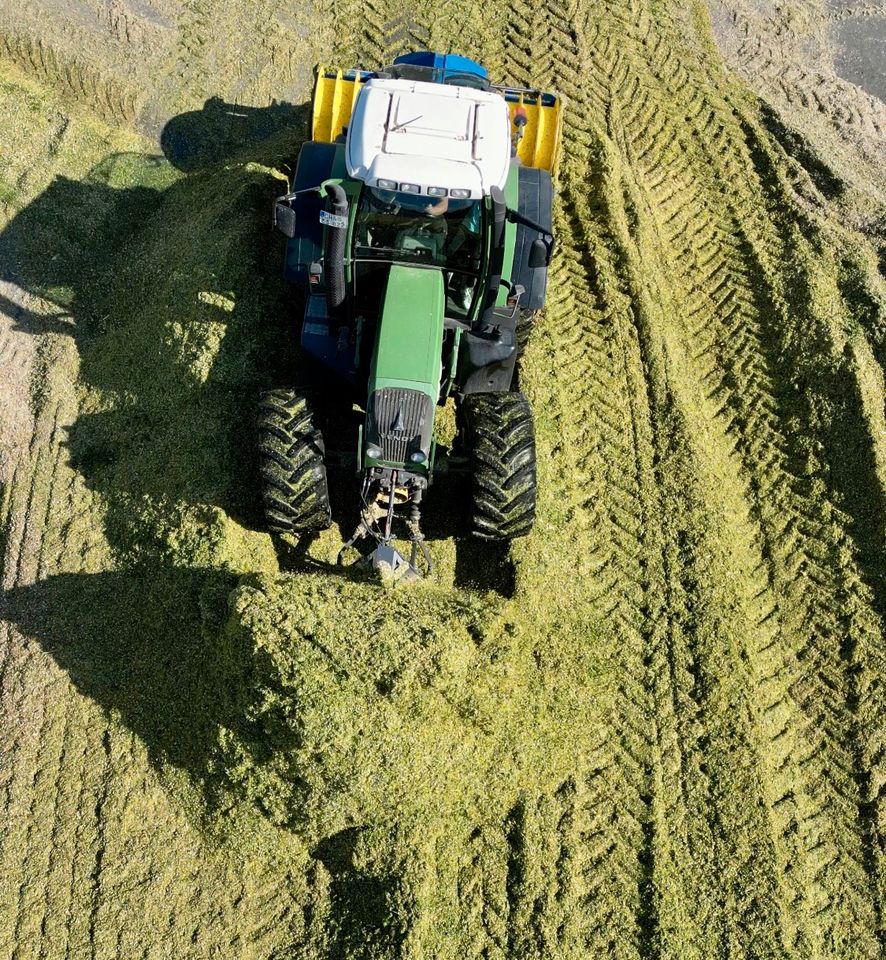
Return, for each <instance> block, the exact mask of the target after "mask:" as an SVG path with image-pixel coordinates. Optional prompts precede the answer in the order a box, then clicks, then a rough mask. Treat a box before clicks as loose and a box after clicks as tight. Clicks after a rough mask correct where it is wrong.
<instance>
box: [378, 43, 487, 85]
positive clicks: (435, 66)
mask: <svg viewBox="0 0 886 960" xmlns="http://www.w3.org/2000/svg"><path fill="white" fill-rule="evenodd" d="M401 64H402V65H408V66H412V67H425V68H429V69H430V70H433V72H434V79H435V81H436V82H437V83H446V82H450V83H451V82H453V80H454V79H457V78H458V77H463V76H465V75H468V76H471V77H477V78H479V79H480V80H485V81H488V80H489V73H488V72H487V70H486V68H485V67H481V66H480V64H479V63H477V62H476V61H475V60H471V59H470V58H469V57H460V56H459V55H458V54H455V53H434V52H433V51H432V50H418V51H416V52H415V53H404V54H403V55H402V56H400V57H397V59H396V60H395V61H394V65H395V66H396V65H401Z"/></svg>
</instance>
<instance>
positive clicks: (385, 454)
mask: <svg viewBox="0 0 886 960" xmlns="http://www.w3.org/2000/svg"><path fill="white" fill-rule="evenodd" d="M445 302H446V298H445V290H444V283H443V273H442V271H440V270H434V269H428V268H426V267H413V266H404V265H401V264H394V265H392V266H391V268H390V272H389V274H388V281H387V285H386V288H385V294H384V302H383V304H382V310H381V316H380V319H379V324H378V332H377V335H376V340H375V349H374V351H373V355H372V368H371V371H370V376H369V396H368V398H367V408H366V443H367V459H368V460H369V461H371V462H377V463H384V464H387V465H390V466H399V467H408V468H409V469H413V468H415V467H418V468H419V469H423V467H422V466H421V464H422V463H424V464H426V463H427V461H428V459H429V458H430V453H431V450H430V444H431V433H432V430H433V426H434V407H435V406H436V403H437V398H438V396H439V392H440V376H441V373H442V350H441V346H442V340H443V312H444V308H445ZM371 449H376V450H378V451H380V452H381V455H380V456H375V457H372V456H370V455H369V451H370V450H371ZM413 454H415V455H418V454H424V456H425V458H426V459H425V460H424V461H421V460H419V461H418V463H416V461H414V460H410V458H411V457H412V455H413Z"/></svg>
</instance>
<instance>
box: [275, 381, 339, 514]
mask: <svg viewBox="0 0 886 960" xmlns="http://www.w3.org/2000/svg"><path fill="white" fill-rule="evenodd" d="M258 455H259V471H260V473H261V478H262V499H263V500H264V507H265V518H266V520H267V524H268V529H269V530H271V531H273V532H275V533H305V532H307V531H311V530H322V529H324V528H325V527H328V526H329V524H330V522H331V512H330V509H329V490H328V487H327V483H326V466H325V464H324V462H323V456H324V447H323V436H322V434H321V433H320V430H319V429H318V427H317V425H316V417H315V414H314V410H313V406H312V404H311V402H310V400H309V398H308V396H307V395H306V394H305V393H303V392H302V391H299V390H287V389H281V390H268V391H266V392H265V393H263V394H262V395H261V397H260V398H259V403H258Z"/></svg>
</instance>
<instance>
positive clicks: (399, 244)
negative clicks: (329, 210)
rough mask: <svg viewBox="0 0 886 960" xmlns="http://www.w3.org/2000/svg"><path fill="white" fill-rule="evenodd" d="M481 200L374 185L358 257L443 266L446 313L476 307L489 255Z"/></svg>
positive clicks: (363, 206)
mask: <svg viewBox="0 0 886 960" xmlns="http://www.w3.org/2000/svg"><path fill="white" fill-rule="evenodd" d="M482 225H483V204H482V202H481V201H480V200H457V199H455V198H453V197H430V196H427V195H421V194H413V193H401V192H397V191H393V190H380V189H378V188H376V187H368V188H367V189H365V190H364V191H363V193H362V196H361V198H360V206H359V209H358V211H357V220H356V223H355V227H354V257H355V258H356V259H357V260H383V261H388V262H391V263H417V264H425V265H427V266H434V267H440V268H441V269H442V270H443V271H444V273H445V274H446V306H447V309H446V313H447V315H448V316H454V317H457V318H459V319H464V318H465V317H467V315H468V314H469V312H470V309H471V305H472V304H473V300H474V294H475V292H476V288H477V283H478V279H479V276H480V269H481V266H482V259H483V244H482Z"/></svg>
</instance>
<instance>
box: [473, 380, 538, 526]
mask: <svg viewBox="0 0 886 960" xmlns="http://www.w3.org/2000/svg"><path fill="white" fill-rule="evenodd" d="M461 411H462V414H463V418H464V419H463V442H464V447H465V450H466V453H467V455H468V458H469V460H470V466H471V487H472V490H471V493H472V497H471V501H472V502H471V526H472V529H473V532H474V534H475V535H476V536H478V537H482V538H483V539H484V540H512V539H513V538H514V537H522V536H525V535H526V534H527V533H529V531H530V530H531V529H532V524H533V523H534V521H535V426H534V424H533V420H532V409H531V408H530V406H529V401H528V400H527V399H526V397H524V396H523V394H522V393H472V394H469V395H468V396H467V397H465V399H464V401H463V403H462V407H461Z"/></svg>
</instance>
